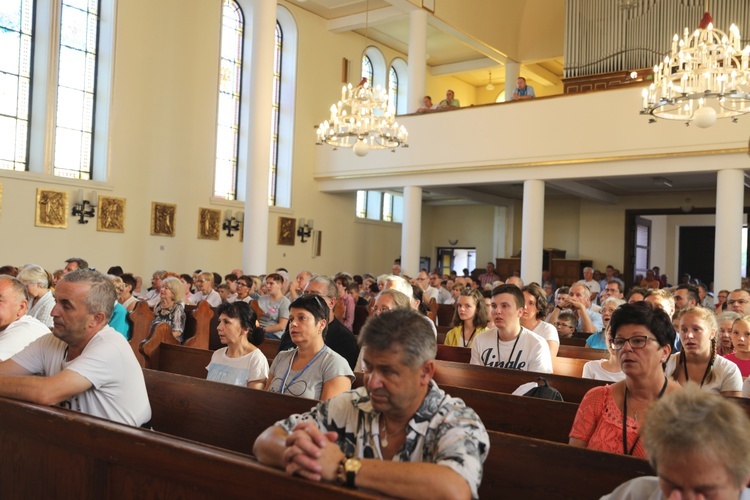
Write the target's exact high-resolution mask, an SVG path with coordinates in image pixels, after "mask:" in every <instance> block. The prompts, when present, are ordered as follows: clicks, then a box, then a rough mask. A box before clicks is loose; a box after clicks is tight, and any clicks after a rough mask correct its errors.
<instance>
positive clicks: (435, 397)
mask: <svg viewBox="0 0 750 500" xmlns="http://www.w3.org/2000/svg"><path fill="white" fill-rule="evenodd" d="M306 421H312V422H314V423H315V424H316V425H317V426H318V428H320V429H321V430H323V431H324V432H331V431H333V432H336V433H338V435H339V437H338V439H337V441H336V443H337V444H338V445H339V447H340V448H341V450H342V451H343V452H344V453H345V454H346V455H347V456H350V457H357V458H377V459H382V458H383V455H382V453H381V450H380V435H379V434H380V413H378V412H377V411H375V409H374V408H373V407H372V403H371V402H370V397H369V395H368V394H367V389H366V388H364V387H360V388H358V389H355V390H353V391H349V392H345V393H343V394H341V395H339V396H337V397H335V398H333V399H330V400H328V401H324V402H322V403H319V404H318V405H317V406H316V407H314V408H313V409H312V410H310V411H309V412H307V413H303V414H298V415H292V416H291V417H289V418H287V419H286V420H281V421H279V422H277V423H276V425H278V426H280V427H281V428H283V429H284V430H285V431H287V432H291V431H292V429H294V427H295V426H296V425H297V424H299V423H301V422H306ZM489 449H490V439H489V436H488V435H487V431H486V430H485V428H484V424H482V421H481V420H480V419H479V416H478V415H477V414H476V413H475V412H474V410H472V409H471V408H467V407H466V405H465V404H464V402H463V401H462V400H461V399H459V398H452V397H451V396H449V395H447V394H445V392H443V391H442V390H440V388H439V387H438V386H437V384H436V383H435V382H434V381H431V382H430V388H429V390H428V392H427V395H426V396H425V398H424V400H423V401H422V405H421V406H420V407H419V409H418V410H417V412H416V413H415V414H414V416H413V417H412V419H411V420H410V421H409V423H408V425H407V431H406V441H405V442H404V445H403V446H402V447H401V449H400V450H399V451H398V453H396V454H395V455H394V456H393V461H394V462H429V463H434V464H438V465H444V466H446V467H450V468H451V469H453V470H454V471H455V472H457V473H458V474H459V475H460V476H461V477H463V478H464V479H465V480H466V482H467V483H469V486H470V487H471V495H472V497H473V498H477V497H478V490H479V485H480V484H481V482H482V464H483V463H484V460H485V459H486V458H487V453H488V452H489Z"/></svg>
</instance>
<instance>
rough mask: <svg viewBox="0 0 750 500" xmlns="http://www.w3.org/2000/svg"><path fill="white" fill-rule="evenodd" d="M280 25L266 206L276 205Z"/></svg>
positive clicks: (277, 41)
mask: <svg viewBox="0 0 750 500" xmlns="http://www.w3.org/2000/svg"><path fill="white" fill-rule="evenodd" d="M283 36H284V34H283V32H282V31H281V25H280V24H279V23H278V22H277V23H276V46H275V50H274V56H273V111H272V115H271V165H270V171H269V175H268V204H269V205H271V206H273V205H276V173H277V167H278V165H279V112H280V109H279V106H280V103H281V48H282V44H283V41H284V38H283Z"/></svg>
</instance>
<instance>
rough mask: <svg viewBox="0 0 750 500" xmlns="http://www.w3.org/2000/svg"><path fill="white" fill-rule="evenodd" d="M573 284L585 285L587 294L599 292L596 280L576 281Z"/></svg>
mask: <svg viewBox="0 0 750 500" xmlns="http://www.w3.org/2000/svg"><path fill="white" fill-rule="evenodd" d="M575 284H576V285H586V288H588V289H589V292H591V293H599V291H600V290H601V289H600V288H599V282H598V281H596V280H591V281H584V280H578V281H577V282H576V283H575Z"/></svg>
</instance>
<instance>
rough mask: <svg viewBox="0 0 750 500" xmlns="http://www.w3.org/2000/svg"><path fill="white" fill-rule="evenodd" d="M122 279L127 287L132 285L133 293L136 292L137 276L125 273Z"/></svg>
mask: <svg viewBox="0 0 750 500" xmlns="http://www.w3.org/2000/svg"><path fill="white" fill-rule="evenodd" d="M120 279H121V280H122V282H123V283H125V284H126V285H130V288H131V290H130V291H131V292H132V291H133V290H135V287H136V286H138V282H137V281H136V280H135V276H133V274H132V273H123V274H121V275H120Z"/></svg>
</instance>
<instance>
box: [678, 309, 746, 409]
mask: <svg viewBox="0 0 750 500" xmlns="http://www.w3.org/2000/svg"><path fill="white" fill-rule="evenodd" d="M679 322H680V342H681V344H682V347H681V349H680V352H678V353H676V354H673V355H672V356H671V357H670V358H669V362H668V363H667V375H669V376H670V378H672V379H673V380H676V381H677V382H678V383H679V384H680V385H685V384H687V383H688V382H695V383H696V384H700V387H701V389H703V390H704V391H711V392H719V393H721V394H722V395H723V396H741V395H742V375H740V369H739V367H738V366H737V365H736V364H734V363H732V362H731V361H729V360H728V359H726V358H723V357H721V356H717V355H716V332H717V331H718V329H719V327H718V325H717V324H716V316H715V315H714V313H713V312H711V311H710V310H709V309H706V308H703V307H690V308H688V309H685V311H684V312H683V313H682V314H681V315H680V318H679Z"/></svg>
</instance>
